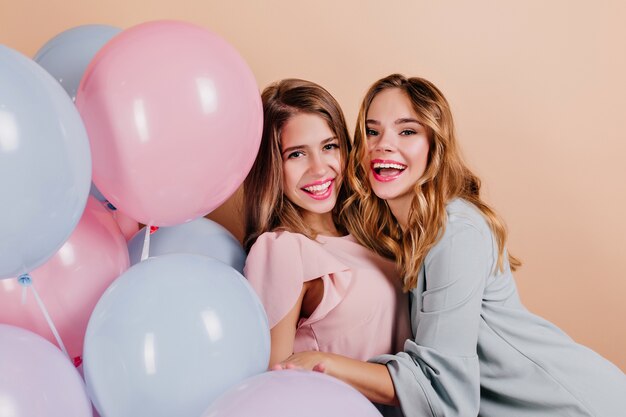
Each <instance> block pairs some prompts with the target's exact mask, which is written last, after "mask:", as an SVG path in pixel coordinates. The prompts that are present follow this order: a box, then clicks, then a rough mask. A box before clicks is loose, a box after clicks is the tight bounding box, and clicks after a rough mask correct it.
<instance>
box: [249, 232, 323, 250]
mask: <svg viewBox="0 0 626 417" xmlns="http://www.w3.org/2000/svg"><path fill="white" fill-rule="evenodd" d="M313 243H314V242H313V241H312V240H311V239H309V238H308V237H306V236H305V235H303V234H301V233H294V232H290V231H287V230H275V231H271V232H265V233H263V234H261V235H259V237H258V238H257V239H256V240H255V242H254V244H253V245H252V247H251V248H250V252H251V253H252V252H256V251H258V250H259V249H263V250H264V251H267V250H272V249H273V248H283V247H291V248H292V249H295V248H300V247H301V246H302V244H304V245H308V244H313Z"/></svg>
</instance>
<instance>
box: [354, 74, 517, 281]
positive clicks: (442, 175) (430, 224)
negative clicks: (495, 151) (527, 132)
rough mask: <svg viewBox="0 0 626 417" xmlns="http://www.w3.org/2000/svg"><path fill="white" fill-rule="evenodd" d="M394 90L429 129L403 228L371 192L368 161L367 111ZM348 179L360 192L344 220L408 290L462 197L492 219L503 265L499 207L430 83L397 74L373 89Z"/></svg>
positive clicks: (365, 103) (363, 112)
mask: <svg viewBox="0 0 626 417" xmlns="http://www.w3.org/2000/svg"><path fill="white" fill-rule="evenodd" d="M389 88H397V89H399V90H401V91H403V92H404V93H405V94H406V95H407V97H408V98H409V100H410V101H411V104H412V107H413V110H414V111H415V113H416V115H417V116H418V118H419V120H420V122H421V123H422V124H423V125H424V126H425V127H426V129H427V132H428V138H429V145H430V146H429V151H428V162H427V166H426V170H425V172H424V174H423V175H422V176H421V178H420V179H419V180H418V181H417V182H416V183H415V185H414V187H413V192H414V195H413V200H412V203H411V208H410V210H409V216H408V222H407V227H406V228H405V230H404V231H403V230H402V229H401V228H400V226H399V224H398V222H397V221H396V219H395V218H394V216H393V214H392V213H391V211H390V209H389V207H388V206H387V203H386V202H385V200H382V199H380V198H378V197H377V196H376V195H375V194H374V193H373V192H372V188H371V186H370V183H369V180H368V174H369V166H365V165H364V163H365V161H366V160H367V153H368V147H367V136H366V119H367V112H368V110H369V107H370V105H371V103H372V100H373V99H374V97H376V95H377V94H378V93H380V92H381V91H383V90H386V89H389ZM346 182H348V183H349V184H350V188H352V189H354V190H356V193H355V194H353V195H351V196H350V197H349V198H348V199H347V200H346V201H345V204H344V207H343V211H342V217H343V221H344V223H345V224H346V226H347V228H348V229H349V230H350V232H351V233H352V234H353V235H354V236H355V237H356V238H357V239H358V240H359V241H360V242H361V243H362V244H364V245H365V246H367V247H369V248H371V249H373V250H374V251H376V252H377V253H379V254H381V255H383V256H386V257H388V258H391V259H395V260H396V262H397V265H398V268H399V270H400V274H401V276H402V277H403V287H404V291H409V290H411V289H412V288H414V287H415V286H416V284H417V277H418V273H419V270H420V267H421V265H422V263H423V262H424V258H425V257H426V254H427V253H428V251H429V250H430V249H431V248H432V247H433V246H434V245H435V244H436V243H437V241H438V240H439V239H440V238H441V236H442V235H443V231H444V230H445V225H446V221H447V214H446V204H447V203H448V202H449V201H450V200H452V199H454V198H457V197H459V198H462V199H465V200H466V201H468V202H470V203H472V204H473V205H474V206H476V207H477V208H478V209H479V210H480V212H481V213H482V214H483V216H484V217H485V219H486V220H487V223H488V224H489V226H490V227H491V230H492V231H493V234H494V236H495V238H496V242H497V244H498V250H499V254H498V263H497V268H498V269H499V270H502V269H503V268H504V254H505V249H504V248H505V243H506V237H507V232H506V228H505V226H504V223H503V221H502V220H501V219H500V217H499V216H498V215H497V214H496V213H495V211H493V209H491V208H490V207H489V206H488V205H487V204H486V203H485V202H484V201H483V200H482V199H481V198H480V185H481V184H480V179H479V178H478V177H477V176H476V175H474V174H473V173H472V172H471V171H470V169H469V168H468V167H467V166H466V165H465V163H464V162H463V159H462V157H461V153H460V149H459V146H458V144H457V140H456V137H455V133H454V123H453V120H452V113H451V111H450V106H449V104H448V101H447V100H446V98H445V97H444V96H443V94H442V93H441V91H439V89H438V88H437V87H436V86H435V85H433V84H432V83H431V82H429V81H427V80H425V79H423V78H417V77H414V78H407V77H405V76H403V75H400V74H392V75H389V76H387V77H385V78H382V79H380V80H378V81H377V82H375V83H374V84H373V85H372V86H371V87H370V89H369V90H368V92H367V94H366V95H365V98H364V99H363V102H362V104H361V108H360V111H359V115H358V119H357V126H356V131H355V134H354V149H353V152H352V153H351V155H350V158H349V161H348V167H347V171H346ZM508 258H509V263H510V266H511V269H513V270H515V269H516V268H517V267H519V266H520V265H521V262H520V261H519V260H518V259H517V258H515V257H513V256H512V255H510V254H509V256H508Z"/></svg>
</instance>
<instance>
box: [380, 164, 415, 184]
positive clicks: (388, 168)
mask: <svg viewBox="0 0 626 417" xmlns="http://www.w3.org/2000/svg"><path fill="white" fill-rule="evenodd" d="M406 168H407V166H406V165H404V164H401V163H398V162H387V161H373V162H372V172H373V173H374V178H376V179H377V180H378V181H382V182H386V181H391V180H395V179H396V178H398V177H399V176H400V175H401V174H402V173H403V172H404V170H405V169H406Z"/></svg>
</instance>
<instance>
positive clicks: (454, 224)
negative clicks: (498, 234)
mask: <svg viewBox="0 0 626 417" xmlns="http://www.w3.org/2000/svg"><path fill="white" fill-rule="evenodd" d="M446 214H447V215H448V219H447V222H446V231H448V229H449V230H450V231H458V230H461V229H465V228H468V227H470V228H473V229H476V230H477V231H478V232H480V233H481V234H486V235H491V229H490V227H489V224H488V223H487V220H486V219H485V216H484V215H483V214H482V212H481V211H480V210H479V209H478V207H476V206H475V205H474V204H472V203H470V202H469V201H467V200H465V199H462V198H455V199H453V200H451V201H450V202H448V204H447V205H446Z"/></svg>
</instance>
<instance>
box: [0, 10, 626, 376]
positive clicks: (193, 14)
mask: <svg viewBox="0 0 626 417" xmlns="http://www.w3.org/2000/svg"><path fill="white" fill-rule="evenodd" d="M163 18H167V19H180V20H185V21H188V22H193V23H196V24H200V25H202V26H204V27H206V28H208V29H211V30H213V31H215V32H217V33H218V34H220V35H221V36H222V37H224V38H225V39H226V40H227V41H229V42H230V43H231V44H232V45H234V46H235V47H236V48H237V49H238V50H239V52H240V53H241V54H242V55H243V57H244V58H245V59H246V60H247V62H248V64H249V65H250V67H251V68H252V71H253V72H254V74H255V75H256V78H257V81H258V84H259V88H263V87H265V86H266V85H267V84H268V83H270V82H272V81H275V80H278V79H280V78H284V77H299V78H305V79H310V80H313V81H316V82H318V83H320V84H322V85H323V86H325V87H326V88H327V89H328V90H329V91H331V93H333V94H334V95H335V97H336V98H337V99H338V100H339V102H340V103H341V104H342V106H343V108H344V111H345V113H346V117H347V119H348V121H349V123H350V126H351V127H352V126H354V121H355V119H356V113H357V110H358V106H359V103H360V100H361V97H362V95H363V94H364V92H365V91H366V90H367V88H368V86H369V85H370V84H371V83H372V82H373V81H375V80H376V79H378V78H380V77H382V76H385V75H387V74H389V73H392V72H401V73H404V74H407V75H417V76H422V77H425V78H428V79H430V80H431V81H433V82H434V83H435V84H437V85H438V86H439V87H440V88H441V89H442V90H443V92H444V94H446V96H447V98H448V99H449V101H450V102H451V105H452V108H453V112H454V114H455V117H456V124H457V131H458V134H459V139H460V142H461V144H462V147H463V149H464V154H465V156H466V159H467V161H468V163H469V165H470V166H471V167H472V168H473V169H474V170H475V172H476V173H477V174H478V175H479V176H480V177H481V178H482V180H483V184H484V188H483V189H484V196H485V198H486V200H487V201H488V202H489V203H491V204H492V206H494V207H495V208H496V209H497V211H498V212H499V213H500V214H501V215H502V216H503V217H504V219H505V221H506V222H507V224H508V227H509V231H510V240H509V245H508V247H509V250H510V251H511V252H513V253H514V254H515V255H517V256H518V257H520V258H521V259H522V260H523V262H524V265H523V267H522V268H521V270H519V271H518V272H517V273H516V278H517V282H518V286H519V288H520V292H521V294H522V299H523V301H524V302H525V304H526V305H527V307H528V308H529V309H530V310H532V311H534V312H536V313H538V314H540V315H542V316H544V317H546V318H548V319H549V320H551V321H553V322H555V323H556V324H557V325H559V326H560V327H561V328H563V329H564V330H565V331H566V332H567V333H569V334H570V335H571V336H572V337H573V338H574V339H575V340H577V341H579V342H581V343H583V344H585V345H587V346H589V347H591V348H593V349H595V350H596V351H598V352H599V353H601V354H602V355H604V356H605V357H607V358H609V359H610V360H612V361H613V362H615V363H616V364H617V365H618V366H620V367H621V369H622V370H626V325H625V324H624V322H625V321H626V302H625V300H624V299H625V295H626V280H625V278H626V273H625V272H624V267H623V262H624V260H625V259H626V215H625V213H624V208H623V207H624V206H625V205H626V186H625V184H624V183H625V180H626V163H625V160H626V141H625V140H624V139H625V136H626V134H625V133H624V132H625V131H626V129H625V128H624V122H625V121H626V76H625V74H626V53H625V51H626V25H624V22H625V21H626V2H622V1H619V0H615V1H609V0H600V1H596V2H586V1H577V2H576V1H569V0H553V1H540V0H525V1H496V0H492V1H487V0H476V1H471V2H469V1H461V0H459V1H417V0H413V1H409V0H404V1H403V0H389V1H385V2H383V1H362V0H361V1H360V0H342V1H340V0H334V1H331V0H318V1H316V2H305V1H289V0H269V1H243V0H231V1H220V2H217V1H210V0H202V1H192V0H177V1H171V0H170V1H164V0H150V1H148V0H124V1H122V0H109V1H107V2H104V1H103V2H95V1H91V2H90V1H79V0H66V1H59V0H48V1H41V0H39V1H33V0H22V1H19V2H18V1H9V0H0V43H3V44H5V45H7V46H9V47H11V48H14V49H16V50H18V51H20V52H22V53H24V54H26V55H29V56H33V55H34V53H35V52H36V51H37V49H38V48H39V47H40V46H42V45H43V44H44V43H45V42H46V41H47V40H49V39H50V38H52V37H53V36H54V35H56V34H57V33H59V32H61V31H63V30H65V29H69V28H72V27H75V26H78V25H81V24H89V23H103V24H110V25H114V26H118V27H121V28H127V27H129V26H132V25H135V24H137V23H141V22H145V21H148V20H155V19H163ZM0 94H1V92H0ZM236 207H237V204H236V198H232V199H231V200H229V201H228V202H227V203H226V204H225V206H223V207H221V208H220V209H218V210H216V211H215V212H214V213H212V214H211V215H210V217H211V218H213V219H215V220H217V221H219V222H220V223H222V224H223V225H225V226H226V227H227V228H229V229H230V230H231V231H232V232H233V233H234V234H235V235H236V236H237V237H239V238H241V234H242V220H241V218H240V217H239V216H236V215H234V214H233V212H234V211H233V208H236Z"/></svg>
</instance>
